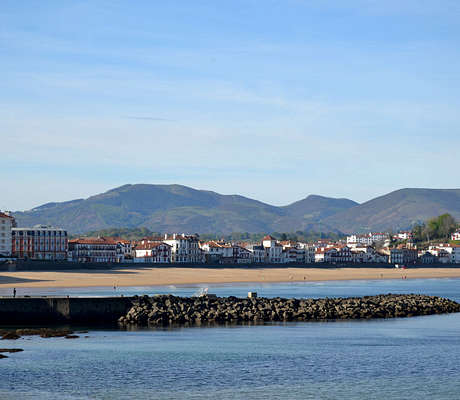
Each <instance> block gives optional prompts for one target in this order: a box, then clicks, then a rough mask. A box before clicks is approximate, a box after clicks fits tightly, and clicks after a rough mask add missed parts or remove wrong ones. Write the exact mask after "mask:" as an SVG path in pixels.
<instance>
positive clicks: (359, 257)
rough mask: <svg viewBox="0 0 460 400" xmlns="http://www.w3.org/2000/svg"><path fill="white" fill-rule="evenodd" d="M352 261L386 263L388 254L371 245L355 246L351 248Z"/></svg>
mask: <svg viewBox="0 0 460 400" xmlns="http://www.w3.org/2000/svg"><path fill="white" fill-rule="evenodd" d="M351 253H352V262H354V263H357V264H361V263H376V264H380V263H388V256H387V255H385V254H383V253H381V252H379V251H377V250H375V249H374V248H373V247H372V246H362V245H360V246H356V247H354V248H352V249H351Z"/></svg>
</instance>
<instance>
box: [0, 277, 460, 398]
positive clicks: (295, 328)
mask: <svg viewBox="0 0 460 400" xmlns="http://www.w3.org/2000/svg"><path fill="white" fill-rule="evenodd" d="M249 290H256V291H258V292H259V294H260V295H264V296H285V297H290V296H296V297H305V296H309V297H323V296H329V297H332V296H345V295H347V296H355V295H356V296H358V295H359V296H361V295H366V294H377V293H388V292H393V293H409V292H411V293H426V294H433V295H443V296H445V297H449V298H452V299H454V300H457V301H460V280H458V279H439V280H407V281H354V282H325V283H303V282H302V283H287V284H270V285H255V284H250V285H248V284H244V285H243V284H241V285H219V286H211V287H210V288H209V291H210V292H213V293H217V294H218V295H240V296H242V295H245V294H246V293H247V292H248V291H249ZM64 291H66V289H62V291H58V292H54V293H52V292H46V294H63V292H64ZM196 291H197V287H177V288H174V287H163V288H159V287H155V288H125V289H123V293H124V294H125V295H127V294H141V293H174V294H183V295H187V294H193V293H194V292H196ZM43 293H44V292H41V293H36V294H43ZM0 294H1V292H0ZM68 294H71V295H87V294H92V295H106V294H112V293H111V291H110V290H109V291H107V290H106V289H102V288H98V289H96V290H94V289H91V290H89V289H87V290H83V289H79V290H74V291H72V292H71V293H68ZM119 294H120V293H119ZM87 335H88V336H89V338H86V339H85V338H83V337H82V338H81V339H76V340H66V339H41V338H35V337H34V338H28V339H20V340H18V341H15V342H6V341H3V342H0V345H1V346H0V347H21V348H23V349H24V350H25V351H24V352H23V353H17V354H12V355H10V358H8V359H3V360H0V377H1V378H0V399H13V398H14V399H84V398H94V399H126V398H135V399H156V398H159V399H201V398H206V399H215V398H220V399H235V398H236V399H265V398H268V399H286V398H289V399H336V398H337V399H338V398H340V399H343V398H347V399H349V398H351V399H382V398H384V397H386V398H388V399H408V398H414V399H458V398H459V397H460V314H452V315H441V316H428V317H416V318H410V319H392V320H374V321H355V322H326V323H289V324H270V325H265V326H234V327H217V328H216V327H215V328H187V329H174V330H167V329H156V330H137V331H130V332H125V331H118V330H90V332H89V333H88V334H87ZM82 336H84V335H82Z"/></svg>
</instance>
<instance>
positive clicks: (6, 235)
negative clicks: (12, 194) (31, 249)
mask: <svg viewBox="0 0 460 400" xmlns="http://www.w3.org/2000/svg"><path fill="white" fill-rule="evenodd" d="M15 226H16V223H15V220H14V218H13V217H12V216H11V215H9V213H8V212H4V213H2V212H0V256H3V257H11V255H12V238H11V231H12V229H13V227H15Z"/></svg>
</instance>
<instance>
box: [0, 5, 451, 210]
mask: <svg viewBox="0 0 460 400" xmlns="http://www.w3.org/2000/svg"><path fill="white" fill-rule="evenodd" d="M459 18H460V2H458V1H457V0H455V1H450V0H439V1H431V0H405V1H404V2H401V1H400V0H399V1H395V0H387V1H384V2H383V1H380V0H349V1H346V2H345V1H342V0H338V1H330V0H310V1H309V0H279V1H278V0H265V1H260V0H232V1H217V2H216V1H207V0H194V1H188V0H184V1H174V0H171V1H165V2H152V1H136V2H127V1H115V0H113V1H103V0H101V1H97V2H95V1H86V0H75V1H47V0H42V1H40V2H33V3H31V2H26V1H18V0H11V1H10V0H3V1H2V7H1V8H0V61H1V62H0V143H1V148H2V151H1V153H0V183H1V184H0V209H3V210H5V209H6V210H25V209H30V208H33V207H35V206H38V205H40V204H43V203H46V202H50V201H66V200H71V199H76V198H86V197H88V196H91V195H94V194H97V193H101V192H104V191H106V190H109V189H111V188H114V187H117V186H121V185H123V184H127V183H153V184H170V183H177V184H183V185H187V186H191V187H194V188H197V189H206V190H214V191H217V192H219V193H222V194H241V195H244V196H248V197H251V198H255V199H257V200H261V201H264V202H267V203H270V204H274V205H286V204H289V203H292V202H294V201H297V200H300V199H301V198H304V197H306V196H307V195H309V194H319V195H324V196H331V197H346V198H350V199H353V200H355V201H358V202H364V201H367V200H370V199H371V198H373V197H376V196H379V195H383V194H385V193H388V192H390V191H393V190H396V189H400V188H404V187H429V188H459V187H460V174H459V155H460V113H459V111H458V110H459V107H460V95H459V93H460V74H459V71H460V45H459V44H460V24H459V23H458V21H459Z"/></svg>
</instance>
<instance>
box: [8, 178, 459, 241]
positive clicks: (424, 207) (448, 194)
mask: <svg viewBox="0 0 460 400" xmlns="http://www.w3.org/2000/svg"><path fill="white" fill-rule="evenodd" d="M447 212H448V213H451V214H452V215H453V216H454V218H456V219H457V220H460V189H401V190H397V191H395V192H392V193H389V194H386V195H384V196H381V197H377V198H375V199H373V200H370V201H368V202H366V203H363V204H358V203H356V202H354V201H352V200H348V199H333V198H328V197H322V196H316V195H311V196H308V197H306V198H305V199H303V200H300V201H297V202H295V203H292V204H290V205H287V206H283V207H275V206H272V205H269V204H266V203H262V202H260V201H257V200H253V199H249V198H247V197H243V196H238V195H222V194H219V193H215V192H211V191H206V190H196V189H192V188H189V187H186V186H181V185H143V184H139V185H124V186H121V187H119V188H116V189H112V190H109V191H107V192H105V193H102V194H98V195H96V196H92V197H89V198H87V199H78V200H72V201H67V202H62V203H47V204H44V205H42V206H40V207H37V208H34V209H32V210H30V211H26V212H16V213H14V216H15V217H16V219H17V221H18V224H19V225H20V226H32V225H35V224H51V225H55V226H59V227H62V228H65V229H67V230H68V231H69V232H70V233H84V232H88V231H95V230H100V229H107V228H114V227H115V228H137V227H146V228H148V229H150V230H152V231H154V232H189V233H194V232H197V233H223V234H228V233H232V232H250V233H261V232H267V233H269V232H295V231H322V232H332V231H333V232H344V233H351V232H368V231H380V230H397V229H407V228H410V227H411V226H413V225H414V224H415V223H417V222H420V221H425V220H427V219H429V218H431V217H435V216H438V215H440V214H443V213H447Z"/></svg>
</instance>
